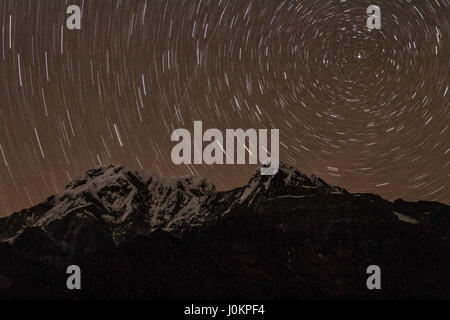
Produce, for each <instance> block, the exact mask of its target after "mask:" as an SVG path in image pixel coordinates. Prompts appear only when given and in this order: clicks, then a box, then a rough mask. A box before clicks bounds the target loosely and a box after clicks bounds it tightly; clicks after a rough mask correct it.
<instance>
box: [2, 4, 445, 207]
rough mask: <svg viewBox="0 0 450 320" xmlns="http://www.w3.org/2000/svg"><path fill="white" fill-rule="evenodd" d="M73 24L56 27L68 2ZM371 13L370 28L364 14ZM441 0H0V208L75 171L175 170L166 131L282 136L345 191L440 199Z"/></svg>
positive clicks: (288, 154)
mask: <svg viewBox="0 0 450 320" xmlns="http://www.w3.org/2000/svg"><path fill="white" fill-rule="evenodd" d="M72 4H75V5H78V6H79V7H80V8H81V10H82V18H81V30H69V29H68V28H67V27H66V19H67V17H68V15H67V14H66V9H67V6H68V5H72ZM369 5H378V6H379V7H380V9H381V29H373V30H369V29H368V28H367V26H366V21H367V14H366V8H367V7H368V6H369ZM449 13H450V12H449V2H448V1H447V0H423V1H414V0H410V1H408V0H390V1H375V0H373V1H372V0H371V1H363V0H360V1H358V0H352V1H345V0H341V1H338V0H336V1H325V0H320V1H318V0H308V1H299V0H297V1H287V0H286V1H274V0H270V1H269V0H252V1H250V0H214V1H213V0H209V1H207V0H185V1H182V0H177V1H175V0H164V1H156V0H155V1H152V0H148V1H146V0H142V1H137V0H136V1H123V0H114V1H113V0H104V1H100V0H96V1H89V0H85V1H79V0H77V1H71V2H70V3H69V2H68V1H61V0H41V1H39V0H35V1H12V0H4V1H2V2H1V4H0V21H1V43H0V47H1V48H0V50H1V52H0V153H1V154H0V215H7V214H10V213H11V212H13V211H16V210H19V209H22V208H24V207H28V206H31V205H35V204H37V203H39V202H41V201H43V200H44V199H45V198H46V197H47V196H49V195H50V194H53V193H57V192H61V191H63V190H64V187H65V185H67V183H68V182H69V181H70V180H71V179H73V178H75V177H76V176H77V175H79V174H80V173H82V172H83V171H85V170H86V169H88V168H91V167H96V166H103V165H109V164H121V165H125V166H129V167H133V168H137V169H140V168H144V169H149V170H153V171H154V172H156V173H158V174H160V175H164V176H175V175H176V176H180V175H191V174H198V175H201V176H204V177H206V178H208V179H210V180H211V181H212V182H214V183H215V184H216V186H217V187H218V188H219V189H229V188H233V187H236V186H240V185H243V184H244V183H245V182H246V181H247V180H248V179H249V177H250V175H251V173H252V172H253V170H254V169H255V166H250V165H248V166H242V165H214V166H206V165H195V166H186V165H184V166H175V165H174V164H172V162H171V158H170V153H171V149H172V147H173V145H174V143H173V142H171V141H170V135H171V133H172V131H173V130H174V129H177V128H180V127H183V128H188V129H190V130H192V127H193V122H194V121H195V120H202V121H203V127H204V128H219V129H221V130H225V129H227V128H244V129H248V128H255V129H264V128H269V129H270V128H277V129H280V157H281V161H283V162H285V163H287V164H290V165H294V166H296V167H297V168H299V169H300V170H301V171H303V172H305V173H308V174H310V173H315V174H316V175H319V176H321V177H322V178H324V179H325V180H327V181H328V182H329V183H332V184H335V185H339V186H342V187H345V188H347V189H348V190H349V191H352V192H370V193H377V194H380V195H381V196H383V197H385V198H387V199H391V200H392V199H396V198H403V199H406V200H436V201H441V202H445V203H449V201H450V189H449V186H448V178H449V174H450V165H449V155H450V140H449V128H448V125H449V99H448V97H449V94H450V93H449V92H448V85H449V83H448V82H449V81H448V79H449V52H450V50H449V49H450V48H449V20H448V18H449V16H450V14H449Z"/></svg>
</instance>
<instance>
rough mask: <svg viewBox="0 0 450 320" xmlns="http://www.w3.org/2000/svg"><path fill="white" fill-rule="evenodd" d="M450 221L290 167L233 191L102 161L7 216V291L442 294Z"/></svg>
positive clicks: (3, 265) (3, 273) (449, 262)
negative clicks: (371, 269) (71, 271)
mask: <svg viewBox="0 0 450 320" xmlns="http://www.w3.org/2000/svg"><path fill="white" fill-rule="evenodd" d="M449 227H450V207H449V206H447V205H445V204H441V203H437V202H429V201H418V202H406V201H403V200H401V199H399V200H396V201H394V202H390V201H387V200H384V199H382V198H381V197H380V196H378V195H374V194H361V193H350V192H348V191H347V190H345V189H343V188H340V187H336V186H332V185H329V184H328V183H326V182H325V181H324V180H322V179H321V178H319V177H316V176H314V175H312V176H307V175H305V174H303V173H301V172H300V171H299V170H297V169H296V168H293V167H290V166H287V165H285V164H280V168H279V171H278V172H277V173H276V174H275V175H273V176H264V175H261V174H260V169H258V170H257V171H256V172H255V173H254V175H253V176H252V177H251V178H250V180H249V182H248V184H247V185H245V186H243V187H240V188H236V189H233V190H229V191H217V190H216V188H215V186H214V185H213V184H212V183H210V182H209V181H207V180H205V179H202V178H200V177H182V178H166V177H160V176H158V175H155V174H153V173H151V172H149V171H145V170H142V171H137V170H132V169H129V168H125V167H122V166H109V167H100V168H94V169H90V170H88V171H86V172H85V173H83V174H82V175H81V176H79V177H78V178H77V179H75V180H73V181H71V182H70V183H69V185H67V187H66V188H65V190H64V192H62V193H61V194H57V195H53V196H51V197H49V198H48V199H47V200H46V201H44V202H42V203H40V204H38V205H36V206H34V207H31V208H28V209H24V210H22V211H20V212H17V213H14V214H12V215H10V216H8V217H6V218H2V219H0V298H1V299H12V298H15V299H29V298H38V299H92V298H93V299H117V298H126V299H418V298H438V299H448V298H450V286H449V284H450V273H449V271H450V269H449V266H450V232H449V230H450V228H449ZM69 265H78V266H80V269H81V271H82V283H83V285H82V289H81V290H68V289H67V287H66V278H67V276H68V275H67V274H66V268H67V266H69ZM370 265H378V266H379V267H380V269H381V279H382V288H381V290H369V289H368V288H367V286H366V280H367V278H368V277H369V275H368V274H367V273H366V269H367V267H368V266H370Z"/></svg>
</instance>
